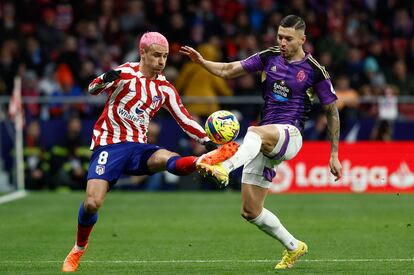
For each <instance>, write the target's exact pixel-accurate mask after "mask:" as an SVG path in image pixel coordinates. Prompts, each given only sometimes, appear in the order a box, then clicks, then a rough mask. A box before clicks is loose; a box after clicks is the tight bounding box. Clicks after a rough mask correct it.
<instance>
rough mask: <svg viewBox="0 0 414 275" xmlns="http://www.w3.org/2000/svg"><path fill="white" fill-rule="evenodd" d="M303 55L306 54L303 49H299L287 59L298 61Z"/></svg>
mask: <svg viewBox="0 0 414 275" xmlns="http://www.w3.org/2000/svg"><path fill="white" fill-rule="evenodd" d="M305 55H306V53H305V51H304V50H303V49H300V50H299V51H298V52H297V53H296V54H295V55H293V56H292V57H291V58H289V59H287V61H288V62H295V61H300V60H302V59H303V58H304V57H305Z"/></svg>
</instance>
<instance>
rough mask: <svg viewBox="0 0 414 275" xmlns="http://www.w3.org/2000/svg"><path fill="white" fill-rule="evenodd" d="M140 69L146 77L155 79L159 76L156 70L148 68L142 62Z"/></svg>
mask: <svg viewBox="0 0 414 275" xmlns="http://www.w3.org/2000/svg"><path fill="white" fill-rule="evenodd" d="M139 71H140V72H141V73H142V74H143V75H144V76H145V77H146V78H149V79H155V78H156V77H157V74H156V73H154V72H151V71H150V70H148V69H147V68H146V67H145V66H144V65H142V64H141V66H139Z"/></svg>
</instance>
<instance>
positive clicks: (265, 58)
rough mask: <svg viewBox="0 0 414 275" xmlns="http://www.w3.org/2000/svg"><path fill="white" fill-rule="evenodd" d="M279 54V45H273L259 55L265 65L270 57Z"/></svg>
mask: <svg viewBox="0 0 414 275" xmlns="http://www.w3.org/2000/svg"><path fill="white" fill-rule="evenodd" d="M278 55H280V49H279V46H273V47H270V48H267V49H266V50H264V51H261V52H259V57H260V60H261V61H262V64H263V65H265V64H266V63H267V62H268V60H269V59H270V58H272V57H275V56H278Z"/></svg>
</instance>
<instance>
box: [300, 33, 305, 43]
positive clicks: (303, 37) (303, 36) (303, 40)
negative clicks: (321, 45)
mask: <svg viewBox="0 0 414 275" xmlns="http://www.w3.org/2000/svg"><path fill="white" fill-rule="evenodd" d="M300 40H301V41H302V45H303V44H305V42H306V35H302V37H301V39H300Z"/></svg>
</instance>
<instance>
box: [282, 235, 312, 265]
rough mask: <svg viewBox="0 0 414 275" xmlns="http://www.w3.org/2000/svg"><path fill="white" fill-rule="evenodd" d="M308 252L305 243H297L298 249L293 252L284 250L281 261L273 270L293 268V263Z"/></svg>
mask: <svg viewBox="0 0 414 275" xmlns="http://www.w3.org/2000/svg"><path fill="white" fill-rule="evenodd" d="M307 252H308V246H307V245H306V243H304V242H302V241H299V244H298V248H296V249H295V250H293V251H289V250H287V249H286V250H285V251H283V254H282V260H281V261H280V262H279V263H278V264H277V265H276V266H275V269H287V268H291V267H293V265H294V263H295V262H296V261H297V260H298V259H299V258H300V257H302V256H303V255H305V254H306V253H307Z"/></svg>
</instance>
